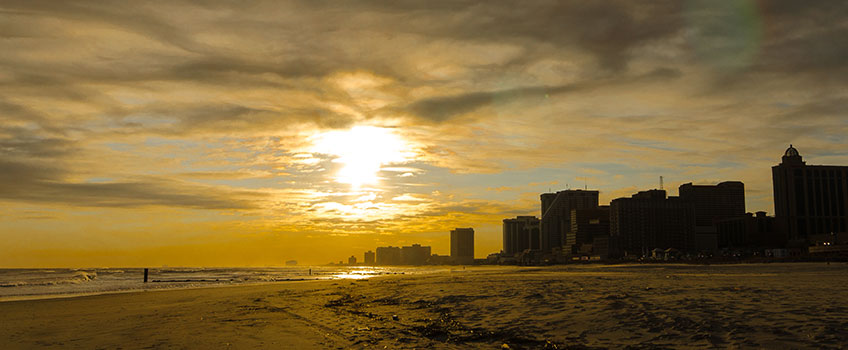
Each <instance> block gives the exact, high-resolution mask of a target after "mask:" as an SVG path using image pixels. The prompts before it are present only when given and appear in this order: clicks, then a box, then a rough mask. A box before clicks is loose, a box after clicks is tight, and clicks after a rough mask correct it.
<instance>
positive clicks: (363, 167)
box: [312, 126, 410, 188]
mask: <svg viewBox="0 0 848 350" xmlns="http://www.w3.org/2000/svg"><path fill="white" fill-rule="evenodd" d="M312 142H313V148H312V152H315V153H323V154H330V155H335V156H337V157H338V158H336V159H335V160H334V162H337V163H341V164H342V168H341V170H339V172H338V173H336V181H338V182H340V183H347V184H350V185H351V186H353V187H355V188H358V187H360V186H362V185H373V184H376V183H377V182H378V181H379V172H380V168H381V167H382V166H383V165H386V164H391V163H400V162H403V161H406V160H407V159H408V158H409V156H410V155H409V152H408V148H409V146H408V145H407V143H406V142H405V141H404V140H403V139H402V138H401V137H400V136H398V135H397V134H395V133H394V132H393V130H392V129H389V128H380V127H374V126H357V127H354V128H352V129H350V130H345V131H329V132H326V133H322V134H319V135H316V136H315V137H314V138H313V140H312Z"/></svg>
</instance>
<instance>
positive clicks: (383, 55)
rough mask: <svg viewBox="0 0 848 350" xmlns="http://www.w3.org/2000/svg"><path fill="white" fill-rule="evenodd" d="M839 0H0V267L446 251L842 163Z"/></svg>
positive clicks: (758, 189) (481, 248)
mask: <svg viewBox="0 0 848 350" xmlns="http://www.w3.org/2000/svg"><path fill="white" fill-rule="evenodd" d="M847 6H848V5H846V3H845V2H844V1H822V2H817V4H815V5H812V4H808V3H806V2H792V1H738V2H716V1H611V2H595V1H591V2H585V1H524V2H521V3H520V4H516V3H513V2H498V1H487V2H485V3H480V2H477V1H470V2H465V1H454V0H451V1H438V0H436V1H385V2H379V1H355V2H347V1H344V2H335V1H251V2H248V3H241V2H239V3H231V2H218V1H209V2H206V1H204V2H200V3H198V2H190V1H161V2H158V1H153V2H147V1H145V2H126V1H102V2H101V1H98V2H95V3H75V2H65V1H59V2H57V1H3V2H2V4H0V208H2V210H0V240H2V241H3V242H4V243H3V244H2V245H0V266H6V267H21V266H128V265H132V266H155V265H162V264H167V265H172V266H175V265H192V266H197V265H207V266H208V265H279V264H281V263H282V262H284V261H285V260H289V259H296V260H299V261H301V263H326V262H329V261H338V260H341V259H346V258H347V257H348V256H350V255H352V254H356V255H357V256H358V257H360V258H361V254H362V252H364V251H366V250H372V249H374V248H375V247H376V246H379V245H390V244H391V245H408V244H412V243H421V244H425V245H431V246H432V247H433V252H434V253H439V254H447V253H448V252H449V239H448V235H449V231H450V229H452V228H454V227H469V226H470V227H474V228H475V231H476V232H477V237H476V249H477V251H476V254H477V256H478V257H484V256H485V255H486V254H488V253H492V252H497V251H498V250H500V248H501V236H500V234H501V226H500V223H501V220H502V219H504V218H507V217H513V216H516V215H528V214H529V215H533V214H535V215H538V211H539V194H540V193H542V192H547V191H549V190H561V189H564V188H567V187H572V188H574V187H584V186H586V187H589V188H594V189H599V190H600V191H601V201H602V202H603V203H606V202H608V201H609V200H611V199H613V198H617V197H620V196H628V195H630V194H632V193H634V192H636V191H639V190H644V189H649V188H654V187H657V186H658V178H659V176H661V175H662V176H664V178H665V180H666V182H665V185H666V188H669V189H671V191H670V192H671V194H675V193H676V188H677V186H678V185H679V184H681V183H686V182H690V181H694V182H696V183H716V182H719V181H724V180H740V181H743V182H744V183H745V185H746V190H747V192H746V199H747V206H748V207H747V209H748V211H755V210H766V211H769V212H771V211H772V209H771V206H772V198H771V191H772V189H771V186H772V185H771V173H770V167H771V166H772V165H775V164H777V163H778V162H779V160H780V155H781V154H782V152H783V150H785V148H786V147H787V145H788V144H789V143H793V144H794V145H795V146H796V147H797V148H798V149H799V150H800V151H801V153H802V155H803V156H804V157H805V160H807V162H808V163H809V164H848V153H846V151H845V150H846V149H848V138H846V137H845V135H848V122H846V120H848V118H846V111H845V106H846V105H848V65H846V64H845V62H846V55H848V41H846V40H845V37H848V31H846V28H848V27H846V19H845V17H846V16H845V13H846V11H848V7H847Z"/></svg>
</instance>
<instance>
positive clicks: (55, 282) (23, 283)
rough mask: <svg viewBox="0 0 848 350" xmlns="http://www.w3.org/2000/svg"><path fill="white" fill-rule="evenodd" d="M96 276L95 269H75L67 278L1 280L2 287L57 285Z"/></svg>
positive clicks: (83, 280)
mask: <svg viewBox="0 0 848 350" xmlns="http://www.w3.org/2000/svg"><path fill="white" fill-rule="evenodd" d="M96 278H97V272H94V271H75V272H74V273H73V274H72V275H71V276H68V277H67V278H60V279H55V280H48V281H44V280H39V281H12V282H0V288H9V287H24V286H55V285H63V284H81V283H85V282H90V281H93V280H95V279H96Z"/></svg>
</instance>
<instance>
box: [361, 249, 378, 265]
mask: <svg viewBox="0 0 848 350" xmlns="http://www.w3.org/2000/svg"><path fill="white" fill-rule="evenodd" d="M363 261H364V262H365V265H374V262H376V255H375V254H374V252H372V251H370V250H369V251H367V252H365V260H363Z"/></svg>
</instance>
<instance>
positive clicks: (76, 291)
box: [0, 266, 445, 301]
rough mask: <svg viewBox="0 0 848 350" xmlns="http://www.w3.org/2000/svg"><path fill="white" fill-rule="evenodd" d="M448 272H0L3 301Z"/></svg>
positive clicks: (219, 269) (165, 269) (373, 269)
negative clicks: (145, 278)
mask: <svg viewBox="0 0 848 350" xmlns="http://www.w3.org/2000/svg"><path fill="white" fill-rule="evenodd" d="M443 270H445V268H444V267H412V266H404V267H374V266H297V267H250V268H231V267H202V268H195V267H161V268H150V269H149V271H148V273H149V274H148V283H144V269H143V268H85V269H82V268H81V269H63V268H56V269H0V301H10V300H22V299H42V298H59V297H68V296H78V295H88V294H103V293H120V292H130V291H142V290H162V289H177V288H199V287H216V286H231V285H238V284H249V283H270V282H285V281H301V280H318V279H361V278H369V277H376V276H384V275H397V274H422V273H434V272H439V271H443Z"/></svg>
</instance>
